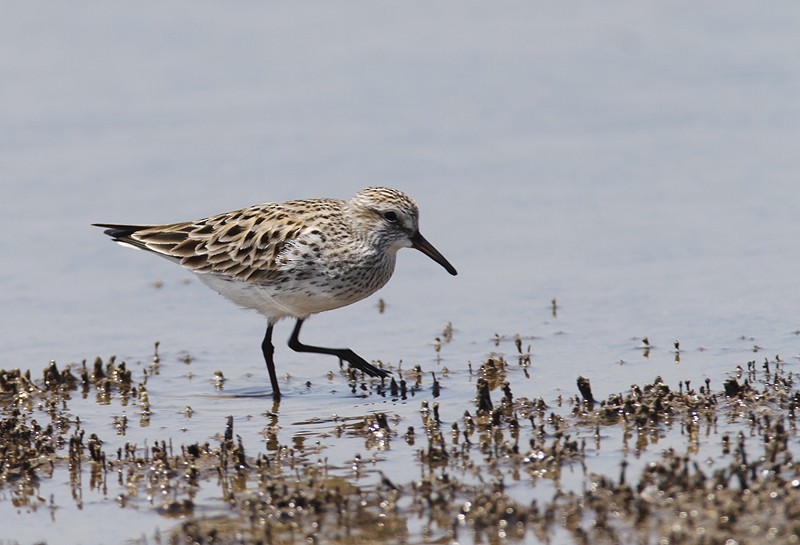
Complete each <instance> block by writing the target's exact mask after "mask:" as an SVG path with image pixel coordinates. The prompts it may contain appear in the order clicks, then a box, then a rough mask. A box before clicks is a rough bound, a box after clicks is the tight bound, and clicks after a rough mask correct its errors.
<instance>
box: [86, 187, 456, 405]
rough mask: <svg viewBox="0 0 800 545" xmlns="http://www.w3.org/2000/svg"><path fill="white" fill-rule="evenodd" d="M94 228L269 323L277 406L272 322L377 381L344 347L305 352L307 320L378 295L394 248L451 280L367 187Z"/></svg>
mask: <svg viewBox="0 0 800 545" xmlns="http://www.w3.org/2000/svg"><path fill="white" fill-rule="evenodd" d="M92 225H93V226H96V227H102V228H104V229H105V231H104V233H105V234H106V235H108V236H110V237H111V238H112V239H113V240H114V241H115V242H118V243H120V244H122V245H124V246H129V247H133V248H136V249H140V250H146V251H149V252H152V253H154V254H157V255H159V256H161V257H164V258H167V259H169V260H171V261H173V262H175V263H178V264H179V265H181V266H183V267H184V268H185V269H188V270H189V271H191V272H193V273H194V274H195V275H197V277H198V278H199V279H200V280H201V281H202V282H203V283H204V284H205V285H206V286H208V287H210V288H211V289H213V290H214V291H216V292H217V293H219V294H220V295H222V296H224V297H226V298H227V299H229V300H231V301H232V302H234V303H236V304H237V305H239V306H240V307H244V308H247V309H253V310H256V311H257V312H259V313H260V314H261V315H263V316H264V317H266V319H267V329H266V333H265V334H264V339H263V341H262V343H261V351H262V354H263V356H264V361H265V363H266V365H267V371H268V374H269V378H270V383H271V386H272V397H273V400H274V401H276V402H277V401H279V400H280V398H281V392H280V387H279V384H278V377H277V374H276V371H275V361H274V352H275V347H274V345H273V343H272V333H273V328H274V326H275V324H276V323H277V322H278V321H279V320H281V319H284V318H293V319H294V320H295V325H294V329H293V330H292V333H291V336H290V337H289V342H288V345H289V347H290V348H291V349H292V350H294V351H295V352H310V353H317V354H328V355H333V356H337V357H338V358H339V360H340V362H342V361H346V362H348V363H349V364H350V365H351V366H352V367H353V368H355V369H358V370H360V371H362V372H363V373H364V374H366V375H369V376H371V377H381V378H384V377H387V376H389V373H387V372H386V371H385V370H384V369H380V368H378V367H375V366H374V365H372V364H370V363H368V362H367V361H366V360H365V359H363V358H362V357H361V356H359V355H358V354H356V353H355V352H353V351H352V350H350V349H349V348H326V347H321V346H311V345H307V344H304V343H302V342H301V341H300V339H299V335H300V329H301V327H302V326H303V323H304V321H305V320H306V319H307V318H308V317H309V316H311V315H313V314H317V313H320V312H324V311H328V310H334V309H337V308H341V307H344V306H347V305H350V304H352V303H355V302H357V301H360V300H362V299H364V298H366V297H368V296H370V295H372V294H373V293H375V292H376V291H377V290H379V289H380V288H382V287H383V286H384V285H385V284H386V283H387V282H388V281H389V279H390V278H391V276H392V273H393V272H394V267H395V261H396V255H397V252H398V250H400V249H401V248H408V247H410V248H415V249H417V250H419V251H420V252H422V253H423V254H425V255H427V256H428V257H430V258H431V259H432V260H434V261H435V262H437V263H438V264H439V265H441V266H442V267H443V268H444V269H445V270H446V271H447V272H448V273H450V274H451V275H453V276H455V275H456V274H457V272H456V269H455V267H453V265H451V264H450V262H449V261H448V260H447V259H445V257H444V256H443V255H442V254H441V253H439V251H438V250H437V249H436V248H435V247H434V246H433V245H432V244H431V243H430V242H428V241H427V240H426V239H425V237H423V236H422V234H421V233H420V230H419V210H418V207H417V205H416V203H415V202H414V201H413V200H412V199H411V197H409V196H408V195H406V194H405V193H403V192H402V191H399V190H397V189H393V188H389V187H368V188H366V189H363V190H361V191H359V192H358V193H356V194H355V195H354V196H353V197H352V198H350V199H349V200H342V199H332V198H315V199H298V200H290V201H285V202H272V203H265V204H259V205H254V206H250V207H247V208H242V209H239V210H233V211H231V212H225V213H222V214H218V215H215V216H210V217H207V218H203V219H199V220H195V221H186V222H180V223H169V224H163V225H154V224H115V223H94V224H92Z"/></svg>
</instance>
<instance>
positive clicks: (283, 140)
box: [0, 1, 800, 543]
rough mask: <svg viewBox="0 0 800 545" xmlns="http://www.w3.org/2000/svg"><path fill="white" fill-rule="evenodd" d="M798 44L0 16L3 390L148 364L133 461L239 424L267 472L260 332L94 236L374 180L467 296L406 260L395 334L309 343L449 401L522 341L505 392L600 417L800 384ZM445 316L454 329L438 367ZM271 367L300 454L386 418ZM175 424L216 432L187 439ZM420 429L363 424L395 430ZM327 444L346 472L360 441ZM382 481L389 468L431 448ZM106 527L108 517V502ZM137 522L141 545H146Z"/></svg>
mask: <svg viewBox="0 0 800 545" xmlns="http://www.w3.org/2000/svg"><path fill="white" fill-rule="evenodd" d="M799 24H800V8H798V6H797V5H796V4H795V3H792V2H778V3H773V4H772V5H771V7H770V9H769V10H767V9H763V6H758V5H755V4H751V3H745V2H733V3H731V2H724V3H723V2H703V3H683V2H676V3H669V4H653V3H641V2H622V3H618V4H616V5H614V6H609V5H604V6H600V5H598V4H596V3H593V2H575V3H571V4H569V5H565V4H563V3H547V2H533V3H529V2H509V3H506V4H504V5H503V6H498V5H494V4H485V3H480V2H440V3H436V4H434V5H431V4H430V3H426V2H406V3H403V4H402V5H394V6H386V5H377V4H374V3H369V2H337V3H317V4H305V3H303V4H300V3H286V4H271V3H269V4H267V3H263V4H262V3H257V2H242V3H237V4H222V3H215V2H173V3H170V4H169V5H162V4H161V3H156V2H151V3H145V4H136V5H129V4H125V3H117V2H96V1H78V2H70V3H69V4H59V3H44V4H28V3H26V4H14V5H12V4H9V5H6V6H4V16H3V17H2V19H0V81H2V84H0V214H1V215H2V217H3V218H4V220H5V221H4V225H3V228H2V229H0V247H2V248H3V256H4V257H3V264H4V266H3V267H2V269H0V304H2V309H3V312H2V313H0V331H2V333H0V343H2V344H0V346H1V347H2V350H0V367H5V368H10V367H23V368H30V369H33V370H35V371H36V372H38V371H39V370H40V369H41V368H42V367H43V366H44V365H45V364H46V363H47V362H48V361H49V360H50V359H55V360H57V361H58V362H59V364H67V363H70V362H79V361H80V360H82V359H84V358H90V359H92V358H93V357H94V356H95V355H102V356H104V357H107V356H109V355H111V354H116V355H117V356H118V357H119V358H121V359H125V360H127V361H129V362H147V361H148V360H149V359H150V357H151V354H152V344H153V342H154V341H155V340H160V341H161V353H162V359H163V361H164V364H163V366H162V371H161V373H162V376H161V378H160V380H159V381H158V383H157V385H154V386H153V387H152V388H151V399H152V400H153V401H154V403H155V404H156V405H157V407H158V410H157V411H156V413H155V415H154V417H153V420H152V423H151V425H150V427H149V428H144V429H139V430H136V429H134V430H131V432H130V433H131V434H132V436H133V440H135V438H136V437H137V435H136V434H139V436H140V438H139V440H142V438H144V437H147V436H148V435H153V434H155V433H156V432H158V433H159V434H162V433H166V434H171V433H176V434H178V435H176V441H182V440H186V441H187V442H188V441H191V440H201V439H203V440H207V438H208V437H209V436H210V435H211V434H212V433H216V432H218V431H221V430H222V426H223V424H222V423H223V417H224V416H225V415H228V414H233V415H236V418H237V422H238V424H237V425H238V426H240V427H239V428H238V432H239V433H241V434H242V435H243V437H244V438H245V442H246V443H247V444H248V445H252V448H253V449H258V448H263V445H259V435H258V432H259V431H260V430H261V429H262V428H263V427H264V418H263V417H260V418H259V417H257V416H254V415H259V414H260V413H263V412H264V411H265V410H267V409H268V408H269V405H270V404H269V400H268V398H267V397H266V394H267V393H268V383H267V380H266V374H265V372H264V368H263V362H262V360H261V354H260V349H259V342H260V338H261V336H262V334H263V328H264V323H263V319H262V318H261V317H259V316H258V315H256V314H253V313H249V312H243V311H239V310H237V309H236V308H234V307H233V306H232V305H231V304H230V303H228V302H227V301H225V300H223V299H222V298H220V297H219V296H217V295H216V294H214V293H213V292H211V291H210V290H207V289H206V288H205V287H204V286H202V285H201V284H200V283H199V282H197V281H196V280H193V279H192V280H191V281H190V282H188V283H186V282H185V281H186V279H191V276H190V275H188V274H186V273H185V272H183V271H182V270H180V268H179V267H176V266H174V265H172V264H170V263H168V262H166V261H164V260H159V259H155V258H154V257H152V256H148V255H146V254H144V253H142V252H133V251H127V250H123V249H121V248H118V247H116V246H113V245H111V244H110V243H109V241H108V240H107V238H106V237H104V236H103V235H102V233H101V232H100V231H99V230H97V229H95V228H91V227H90V226H89V224H90V223H92V222H96V221H104V222H169V221H178V220H183V219H194V218H198V217H203V216H206V215H210V214H213V213H217V212H221V211H225V210H230V209H235V208H239V207H242V206H246V205H250V204H254V203H258V202H267V201H276V200H284V199H289V198H302V197H316V196H330V197H340V198H347V197H349V196H350V195H352V194H353V193H355V192H356V191H358V190H359V189H361V188H362V187H365V186H367V185H390V186H394V187H398V188H400V189H402V190H404V191H407V192H408V193H409V194H411V195H412V196H413V197H414V198H415V199H416V200H417V201H418V204H419V205H420V209H421V225H422V229H423V233H424V234H425V236H426V237H427V238H428V239H429V240H430V241H431V242H433V243H434V244H435V245H436V246H437V248H438V249H439V250H440V251H441V252H442V253H443V254H445V255H446V256H447V257H448V259H449V260H450V261H451V262H452V263H453V264H454V265H455V266H456V267H457V268H458V270H459V276H458V277H455V278H452V277H450V276H449V275H447V274H446V273H445V272H444V271H443V270H441V268H439V266H438V265H436V264H434V263H433V262H431V261H430V260H428V259H427V258H426V257H425V256H423V255H421V254H418V253H416V252H412V251H404V252H402V253H401V254H400V256H399V263H398V268H397V271H396V276H395V278H393V280H392V281H391V283H390V284H389V285H388V286H387V287H386V288H385V289H384V290H383V291H382V292H381V293H380V294H379V297H382V298H383V299H384V300H385V301H386V303H387V310H386V312H385V313H383V314H379V313H378V311H377V297H378V296H376V297H373V298H371V299H368V300H366V301H363V302H361V303H359V304H356V305H353V306H352V307H348V308H346V309H342V310H340V311H337V312H335V313H329V314H326V315H321V316H319V317H315V318H313V319H312V320H311V321H309V323H308V325H307V326H306V328H305V330H304V338H305V340H306V342H309V343H311V342H313V343H316V344H321V345H326V344H328V345H343V344H344V345H347V346H350V347H352V348H353V349H355V350H356V351H357V352H359V353H361V354H362V355H364V356H365V357H367V358H368V359H370V358H379V359H382V360H384V361H389V362H392V363H397V362H398V361H401V360H402V362H403V364H404V367H406V368H408V367H411V366H412V365H414V364H416V363H420V364H421V365H422V366H423V368H424V369H426V370H434V371H435V370H437V369H441V367H442V366H447V367H448V368H449V369H450V370H451V371H453V372H454V373H455V374H456V376H462V377H463V376H466V374H467V371H466V370H467V365H468V363H469V362H471V363H472V364H473V366H477V365H478V364H479V363H480V362H481V361H483V360H484V359H485V358H486V357H487V356H488V355H489V354H490V353H491V352H493V351H498V352H502V353H506V354H513V353H514V351H515V348H514V346H513V342H512V339H513V336H514V335H516V334H520V335H522V336H525V337H534V338H533V339H532V340H529V339H526V341H525V343H526V345H527V344H529V343H530V344H532V350H533V365H532V367H531V377H530V378H525V377H524V376H523V375H522V374H521V373H519V374H518V375H516V376H514V377H513V380H512V383H513V386H514V391H515V394H516V395H518V396H520V395H524V396H528V397H538V396H541V397H543V398H544V399H545V400H546V401H548V402H552V401H553V400H554V399H556V398H557V396H558V395H560V394H564V395H574V393H575V388H574V381H575V378H576V377H577V375H585V376H588V377H590V378H591V379H592V384H593V386H594V389H595V393H596V395H598V396H599V397H603V396H605V395H607V394H608V393H611V392H618V391H624V390H625V389H626V388H627V387H628V386H630V384H632V383H637V382H643V381H648V380H651V379H652V378H653V377H654V376H655V375H661V376H664V377H665V380H667V382H668V383H670V384H673V385H674V384H676V383H677V382H678V381H679V380H685V379H690V380H693V381H696V382H699V381H702V380H703V379H704V378H707V377H708V378H710V379H711V380H712V382H713V384H715V385H716V386H717V387H719V385H720V384H721V381H722V380H723V379H724V378H725V376H727V374H729V373H730V372H731V371H732V370H733V369H734V368H735V366H736V365H737V364H742V365H743V364H744V363H745V362H746V361H748V360H750V359H758V360H759V361H761V360H763V358H765V357H769V358H774V356H775V354H780V355H781V357H783V359H785V360H786V361H787V362H788V365H790V366H795V365H797V359H796V358H795V357H794V356H795V355H797V354H798V352H799V351H800V338H798V335H797V334H796V333H795V331H797V330H798V329H800V320H799V319H798V317H797V310H796V309H797V306H798V305H797V303H798V297H799V296H798V291H797V289H796V283H797V278H798V277H800V257H798V242H797V241H798V232H799V231H800V220H799V219H798V217H800V216H798V213H797V210H798V203H799V202H800V183H799V182H798V172H800V153H798V152H799V151H800V149H798V142H800V101H799V100H798V96H800V35H798V33H797V28H798V25H799ZM155 282H160V283H162V284H163V286H162V287H161V288H160V289H156V288H155V287H153V284H154V283H155ZM554 297H555V298H557V300H558V304H559V308H558V313H557V316H556V317H553V316H552V313H551V308H550V301H551V299H552V298H554ZM447 322H452V323H453V326H454V328H455V335H454V339H453V341H452V342H451V343H449V344H447V345H446V346H445V347H444V348H443V351H442V353H441V357H442V361H441V363H437V362H436V353H435V351H434V347H433V342H434V338H435V337H436V336H440V335H441V330H442V328H443V327H444V325H445V324H446V323H447ZM289 331H290V330H289V327H288V324H281V326H280V327H279V330H278V331H277V332H276V339H277V340H279V341H280V340H281V339H282V338H283V337H288V334H289ZM495 334H499V335H501V336H502V337H503V339H504V340H503V341H502V342H501V343H500V344H499V345H498V346H495V344H494V342H493V338H494V336H495ZM644 336H647V337H648V338H649V339H650V341H651V342H652V343H653V344H654V345H655V348H654V349H653V350H652V351H651V353H650V355H649V357H647V358H645V357H644V355H643V353H642V351H641V350H639V348H638V346H639V343H640V340H641V338H642V337H644ZM675 339H678V340H680V345H681V349H682V352H681V361H680V363H679V364H676V363H675V354H674V353H673V352H672V351H671V348H672V343H673V340H675ZM754 346H758V347H760V348H758V349H757V350H758V352H753V349H754ZM701 349H702V350H701ZM185 353H189V354H191V356H192V357H193V358H194V359H193V362H192V363H191V365H190V366H189V367H187V366H186V365H185V364H183V363H180V362H179V358H180V357H182V355H184V354H185ZM277 357H278V361H279V364H278V368H279V372H281V373H287V372H288V373H290V374H291V375H292V377H293V378H292V379H291V380H290V381H289V382H287V385H286V391H287V392H288V393H289V394H290V395H289V396H288V398H287V399H286V400H285V401H284V403H283V404H282V405H281V412H280V419H281V434H282V435H281V436H282V438H283V439H284V440H286V441H289V440H290V439H291V437H294V436H297V435H298V434H312V435H313V434H314V433H316V432H317V431H319V430H322V431H325V430H328V429H329V428H330V422H329V419H330V415H331V414H333V413H336V414H340V415H345V416H346V415H348V414H352V415H361V414H364V412H365V411H367V412H369V411H370V410H372V409H371V408H370V406H369V403H374V400H372V401H369V403H368V404H367V406H365V405H364V404H363V402H361V401H359V400H357V399H354V398H353V397H352V396H350V395H349V392H348V390H347V387H346V384H345V383H344V381H343V380H342V379H341V377H339V376H338V375H337V376H336V377H335V378H334V379H333V380H332V381H331V382H328V380H327V378H326V373H327V372H328V371H329V370H332V369H335V367H336V362H335V361H329V359H327V358H324V357H322V358H320V357H319V356H313V355H297V354H294V353H293V352H290V351H289V350H288V349H287V348H286V347H285V346H283V345H282V344H281V345H279V346H278V354H277ZM134 365H137V364H136V363H134ZM139 365H140V364H139ZM216 369H222V370H223V371H224V373H225V376H226V377H227V378H228V381H227V382H226V384H225V390H224V391H223V393H222V394H220V393H218V392H217V391H216V390H215V389H214V386H213V383H212V381H211V376H212V374H213V372H214V370H216ZM189 372H191V373H192V374H193V376H194V378H192V379H191V380H188V379H187V378H186V374H187V373H189ZM459 373H460V374H461V375H459ZM306 381H311V382H312V384H313V386H312V388H311V389H306V388H305V385H304V384H305V382H306ZM465 384H466V385H465ZM446 386H447V384H446ZM449 388H450V390H449V391H448V394H447V396H446V397H445V398H444V399H443V400H442V409H443V413H446V412H447V411H448V410H450V408H452V413H453V414H450V415H449V417H450V418H456V417H458V416H460V414H461V413H462V412H463V407H464V405H469V403H470V401H469V400H470V399H471V396H472V395H473V394H474V389H473V386H472V384H471V383H469V382H463V381H455V380H454V381H453V382H452V383H450V385H449ZM333 390H335V391H336V393H335V394H333V395H332V394H331V391H333ZM227 394H231V396H232V397H228V396H227ZM76 403H77V401H76ZM186 405H191V406H193V407H195V409H197V408H198V407H201V408H202V409H201V410H198V411H196V413H195V416H193V417H192V418H191V419H187V418H185V417H184V416H183V415H182V414H181V412H180V411H181V410H182V409H183V407H184V406H186ZM320 407H324V408H323V409H321V408H320ZM418 408H419V406H418V403H417V401H416V400H415V401H413V402H409V403H407V404H394V405H389V406H386V405H385V404H381V403H378V404H377V406H376V407H375V409H374V410H382V411H390V412H394V413H395V414H397V415H399V417H400V418H401V421H402V422H403V424H402V426H403V427H405V426H406V425H414V424H415V423H416V420H417V419H418V417H417V416H416V415H417V411H418ZM75 410H79V409H77V408H76V409H75ZM111 410H112V411H116V412H115V413H114V414H118V413H120V410H121V409H120V408H119V407H115V408H113V409H111ZM123 412H124V411H123ZM132 412H133V411H132ZM248 415H251V418H248ZM81 418H82V419H85V420H87V421H89V422H90V423H91V420H92V418H96V422H95V423H96V424H97V425H99V426H106V427H107V428H108V430H109V437H107V438H104V439H106V440H107V441H109V444H110V445H113V444H114V441H115V440H116V441H122V442H124V440H131V439H132V438H131V437H127V438H117V439H115V438H114V432H113V427H112V425H111V421H110V413H106V412H102V411H101V410H100V409H98V408H97V406H96V405H94V404H93V402H87V404H86V407H85V409H84V413H82V414H81ZM314 418H321V419H322V420H323V422H322V423H319V424H310V423H309V422H312V421H313V419H314ZM406 419H407V420H408V421H409V422H406V421H405V420H406ZM326 422H327V423H326ZM326 426H327V427H326ZM181 428H186V430H185V431H183V432H179V430H180V429H181ZM329 448H330V449H331V450H330V452H329V455H330V456H331V457H332V458H337V457H338V458H339V459H340V460H345V459H347V458H348V457H352V455H353V451H354V448H361V449H363V448H364V447H363V445H361V446H360V447H354V446H353V445H352V444H349V443H347V442H345V443H343V444H340V445H339V446H330V447H329ZM612 454H613V453H612ZM616 454H617V456H618V453H616ZM395 455H396V456H397V463H398V464H400V465H402V463H403V460H404V459H405V460H408V457H409V456H412V455H413V453H409V451H407V450H403V449H402V448H400V449H398V450H396V452H395ZM406 463H408V461H407V462H406ZM600 463H602V461H601V462H600ZM606 463H608V464H610V465H609V466H608V467H613V463H616V462H606ZM602 467H603V466H602V465H601V469H602ZM97 501H98V503H99V504H101V505H103V506H104V507H103V508H104V509H107V510H108V520H109V524H112V523H113V522H114V521H116V520H117V519H116V518H115V515H114V513H119V510H118V509H117V508H116V506H115V504H113V503H111V505H110V506H106V503H109V502H107V501H105V500H104V499H103V498H98V499H97ZM64 503H67V500H66V499H64ZM9 509H11V508H10V507H9V506H8V505H7V502H5V504H4V503H3V502H0V513H4V514H3V519H4V521H7V520H10V521H11V523H10V526H9V525H8V523H6V522H4V528H5V530H6V531H8V529H9V528H11V530H10V531H11V535H9V537H15V538H16V539H20V540H21V541H32V540H34V539H50V540H53V536H64V535H69V532H71V533H72V534H73V535H72V537H73V538H74V539H73V541H82V542H86V543H89V542H92V539H91V538H89V537H87V536H86V534H85V529H84V528H83V527H82V525H81V523H80V519H79V517H80V516H81V515H80V513H78V514H76V518H75V519H73V520H76V521H77V522H75V523H73V524H65V523H63V522H61V521H56V522H52V523H50V522H47V521H44V522H42V523H41V524H39V525H38V526H37V525H34V526H33V527H32V525H30V524H29V522H30V519H31V517H43V518H45V519H46V518H47V517H45V516H44V515H41V514H40V515H36V514H27V515H25V514H23V515H20V516H19V517H17V518H13V517H12V518H10V519H9V518H8V513H6V511H8V510H9ZM11 511H13V509H11ZM128 511H129V510H128ZM125 516H132V515H130V514H129V513H128V512H126V513H125ZM140 516H141V517H142V518H143V521H147V522H142V526H131V528H132V530H131V532H130V535H129V536H126V537H130V538H136V537H139V536H140V535H144V534H148V532H149V531H150V530H147V528H150V527H152V526H154V525H157V524H159V521H155V522H153V517H152V516H150V517H148V516H147V513H146V512H145V513H141V515H140ZM161 525H162V526H164V527H166V526H168V524H164V523H163V522H162V523H161ZM133 528H135V529H133ZM140 528H145V529H140ZM37 532H38V533H37ZM65 533H66V534H65Z"/></svg>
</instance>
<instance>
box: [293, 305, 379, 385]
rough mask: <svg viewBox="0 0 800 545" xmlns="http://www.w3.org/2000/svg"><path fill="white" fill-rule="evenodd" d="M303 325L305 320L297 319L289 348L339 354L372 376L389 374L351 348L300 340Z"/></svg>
mask: <svg viewBox="0 0 800 545" xmlns="http://www.w3.org/2000/svg"><path fill="white" fill-rule="evenodd" d="M302 326H303V320H302V319H301V318H298V319H297V323H296V324H295V326H294V331H292V336H291V337H290V338H289V348H291V349H292V350H294V351H295V352H313V353H315V354H329V355H331V356H337V357H338V358H339V359H340V360H344V361H346V362H349V363H350V365H352V366H353V367H355V368H356V369H358V370H359V371H362V372H363V373H364V374H366V375H369V376H371V377H386V376H389V373H388V372H387V371H384V370H383V369H378V368H377V367H375V366H374V365H372V364H370V363H368V362H367V361H366V360H365V359H364V358H362V357H361V356H359V355H358V354H356V353H355V352H353V351H352V350H350V349H349V348H323V347H321V346H308V345H307V344H303V343H301V342H300V339H298V338H297V337H298V336H299V335H300V328H301V327H302Z"/></svg>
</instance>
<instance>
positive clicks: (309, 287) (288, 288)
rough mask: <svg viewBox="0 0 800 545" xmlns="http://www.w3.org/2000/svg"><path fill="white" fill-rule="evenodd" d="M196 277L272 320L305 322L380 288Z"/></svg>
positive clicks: (213, 276) (234, 300) (205, 276)
mask: <svg viewBox="0 0 800 545" xmlns="http://www.w3.org/2000/svg"><path fill="white" fill-rule="evenodd" d="M197 276H198V277H199V278H200V280H201V281H202V282H203V283H204V284H206V285H207V286H208V287H210V288H211V289H213V290H214V291H216V292H217V293H219V294H220V295H222V296H223V297H225V298H227V299H229V300H231V301H233V302H234V303H236V304H237V305H239V306H241V307H245V308H250V309H254V310H256V311H258V312H259V313H261V314H263V315H264V316H267V317H269V318H272V319H274V320H278V319H280V318H287V317H294V318H306V317H308V316H310V315H311V314H316V313H318V312H324V311H326V310H333V309H336V308H340V307H343V306H346V305H349V304H352V303H355V302H356V301H359V300H361V299H364V298H365V297H368V296H369V295H371V294H372V293H374V292H375V291H377V290H378V289H379V288H380V287H381V286H374V287H372V286H369V287H364V288H363V289H348V288H347V287H344V288H342V287H337V286H331V285H327V284H325V283H323V282H320V283H312V282H309V281H304V282H300V281H291V280H289V281H287V282H284V283H280V284H257V283H252V282H242V281H237V280H232V279H229V278H227V277H221V276H217V275H214V274H198V275H197Z"/></svg>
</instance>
